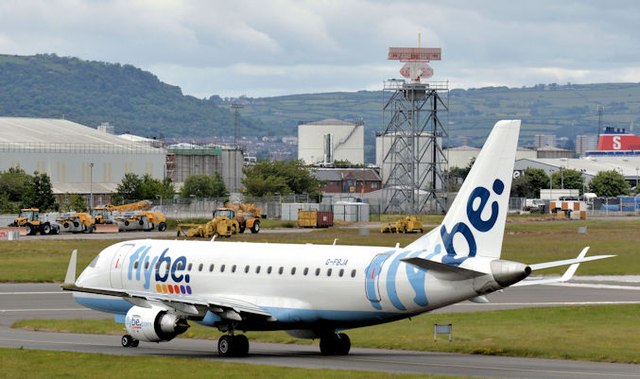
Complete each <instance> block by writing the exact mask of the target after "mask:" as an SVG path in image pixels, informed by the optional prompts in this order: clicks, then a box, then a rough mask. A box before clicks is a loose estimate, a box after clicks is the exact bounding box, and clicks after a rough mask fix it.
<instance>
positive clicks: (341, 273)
mask: <svg viewBox="0 0 640 379" xmlns="http://www.w3.org/2000/svg"><path fill="white" fill-rule="evenodd" d="M342 275H344V269H343V268H341V269H340V273H339V274H338V276H339V277H341V278H342Z"/></svg>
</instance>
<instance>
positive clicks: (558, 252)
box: [0, 217, 640, 282]
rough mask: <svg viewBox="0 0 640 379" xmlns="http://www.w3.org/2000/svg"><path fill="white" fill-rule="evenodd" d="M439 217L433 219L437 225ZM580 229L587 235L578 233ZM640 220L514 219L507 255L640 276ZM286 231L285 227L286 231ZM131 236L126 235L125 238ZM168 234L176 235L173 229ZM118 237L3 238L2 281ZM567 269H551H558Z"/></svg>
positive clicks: (357, 241)
mask: <svg viewBox="0 0 640 379" xmlns="http://www.w3.org/2000/svg"><path fill="white" fill-rule="evenodd" d="M437 222H438V219H437V218H436V219H433V218H431V219H428V220H427V225H428V227H429V225H430V227H433V225H435V223H437ZM578 227H586V228H587V233H585V234H579V233H578V232H577V230H578ZM639 229H640V220H638V219H623V220H615V221H609V220H589V221H580V222H569V221H548V222H524V220H523V219H522V218H518V217H514V218H510V219H509V223H508V224H507V227H506V231H505V239H504V245H503V254H502V258H504V259H509V260H514V261H519V262H524V263H538V262H544V261H549V260H558V259H565V258H572V257H575V256H576V255H577V254H578V253H579V252H580V250H582V248H583V247H584V246H587V245H588V246H591V250H590V253H589V254H590V255H595V254H604V253H612V254H617V255H618V257H616V258H613V259H606V260H603V261H599V262H594V263H588V264H583V265H581V266H580V269H579V270H578V275H596V274H597V275H638V274H640V253H638V251H637V250H638V246H640V233H638V230H639ZM285 230H286V229H285ZM419 236H420V235H416V234H382V233H379V231H378V230H377V228H376V229H355V228H348V227H334V228H329V229H326V230H317V231H313V232H308V233H296V232H294V231H291V233H273V234H269V233H259V234H250V233H245V234H242V235H235V236H233V237H232V238H231V239H230V240H231V241H247V242H274V243H275V242H288V243H313V244H332V243H333V241H334V240H336V239H337V243H338V244H342V245H370V246H371V245H375V246H394V245H395V244H396V243H399V244H400V246H405V245H407V244H408V243H410V242H411V241H413V240H415V239H416V238H418V237H419ZM124 238H126V234H124V235H123V239H124ZM167 238H175V237H174V235H173V233H170V236H167ZM115 242H116V241H115V240H87V239H81V237H80V238H79V239H77V240H50V241H47V240H42V239H40V240H29V239H27V238H24V239H22V240H19V241H0V256H1V257H2V262H3V265H2V270H0V282H60V281H62V280H63V279H64V275H65V273H66V268H67V264H68V260H69V255H70V252H71V250H73V249H78V253H79V256H78V267H79V269H80V268H83V267H85V266H86V265H87V264H88V263H89V262H90V261H91V260H92V259H93V258H94V257H95V256H96V255H97V254H98V253H99V252H100V251H101V250H102V249H103V248H105V247H107V246H109V245H111V244H113V243H115ZM562 270H563V268H557V269H554V270H549V271H548V273H559V272H561V271H562Z"/></svg>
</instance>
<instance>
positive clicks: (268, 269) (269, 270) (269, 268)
mask: <svg viewBox="0 0 640 379" xmlns="http://www.w3.org/2000/svg"><path fill="white" fill-rule="evenodd" d="M267 274H271V266H269V267H268V268H267Z"/></svg>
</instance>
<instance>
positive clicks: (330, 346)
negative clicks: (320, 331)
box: [320, 334, 338, 355]
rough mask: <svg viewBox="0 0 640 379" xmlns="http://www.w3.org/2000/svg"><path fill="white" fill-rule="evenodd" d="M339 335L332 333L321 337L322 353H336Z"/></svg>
mask: <svg viewBox="0 0 640 379" xmlns="http://www.w3.org/2000/svg"><path fill="white" fill-rule="evenodd" d="M337 344H338V337H337V335H336V334H330V335H327V336H324V337H321V338H320V354H322V355H335V354H336V345H337Z"/></svg>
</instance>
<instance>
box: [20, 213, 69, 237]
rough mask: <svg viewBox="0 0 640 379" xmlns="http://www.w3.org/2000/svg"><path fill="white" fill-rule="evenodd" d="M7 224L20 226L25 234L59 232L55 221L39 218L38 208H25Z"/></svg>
mask: <svg viewBox="0 0 640 379" xmlns="http://www.w3.org/2000/svg"><path fill="white" fill-rule="evenodd" d="M9 226H21V227H24V228H25V229H26V231H27V235H30V236H32V235H35V234H36V233H40V234H42V235H46V234H58V233H59V232H60V226H59V225H58V224H56V223H55V222H49V221H48V220H45V221H42V220H40V209H38V208H25V209H22V210H21V211H20V214H19V215H18V217H17V218H16V219H15V220H13V222H12V223H11V224H9Z"/></svg>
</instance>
